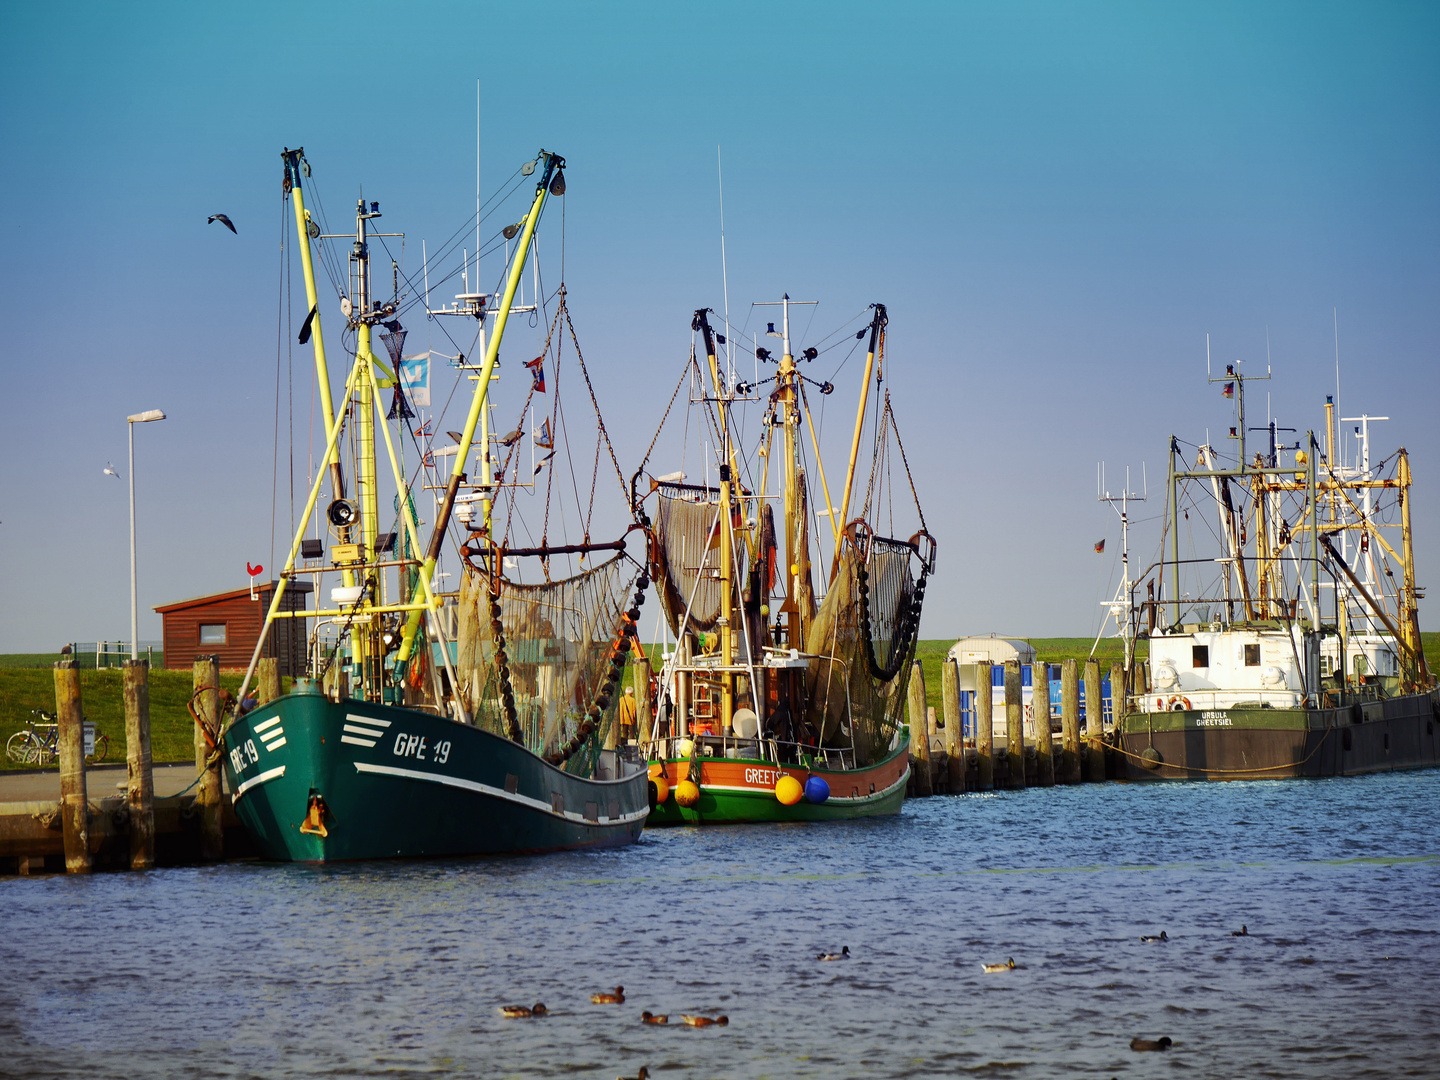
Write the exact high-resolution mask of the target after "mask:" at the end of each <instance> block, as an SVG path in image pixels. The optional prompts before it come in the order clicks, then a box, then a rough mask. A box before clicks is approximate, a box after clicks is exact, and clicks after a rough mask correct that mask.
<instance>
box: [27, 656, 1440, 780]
mask: <svg viewBox="0 0 1440 1080" xmlns="http://www.w3.org/2000/svg"><path fill="white" fill-rule="evenodd" d="M1027 640H1028V641H1029V642H1030V644H1031V645H1033V646H1034V647H1035V651H1036V653H1037V654H1038V656H1039V657H1040V659H1041V660H1043V661H1045V662H1047V663H1051V664H1056V663H1059V662H1060V661H1062V660H1067V659H1072V658H1073V659H1076V660H1084V659H1086V658H1087V657H1089V655H1090V646H1091V643H1092V641H1093V639H1091V638H1029V639H1027ZM1421 640H1422V642H1423V644H1424V647H1425V659H1426V661H1427V662H1428V663H1429V665H1430V670H1431V671H1432V672H1437V673H1440V633H1426V634H1422V635H1421ZM952 644H954V642H952V641H950V640H948V639H947V640H942V641H933V640H932V641H921V642H920V643H919V645H918V646H917V648H916V656H917V657H918V658H919V660H920V664H921V667H922V669H923V670H924V672H925V698H926V701H927V702H928V703H929V704H931V705H934V706H935V707H936V708H937V709H938V708H939V707H940V664H941V662H942V661H943V660H944V659H945V654H946V652H948V651H949V649H950V646H951V645H952ZM1145 645H1146V643H1145V642H1143V641H1142V642H1140V643H1139V650H1138V655H1139V656H1140V658H1141V659H1144V658H1145V655H1146V648H1145ZM648 651H649V652H650V654H651V657H652V662H654V663H655V664H656V665H657V666H658V664H659V659H660V656H659V649H658V647H654V646H651V647H650V649H649V650H648ZM1095 656H1096V658H1097V659H1098V660H1099V661H1100V665H1101V667H1103V668H1106V669H1108V668H1109V666H1110V664H1111V663H1113V662H1114V661H1116V660H1120V659H1122V658H1123V654H1122V652H1121V645H1120V642H1119V641H1118V640H1116V639H1115V638H1102V639H1101V640H1100V644H1099V646H1098V648H1096V650H1095ZM58 659H60V657H59V656H58V655H49V656H40V655H36V656H34V657H29V656H18V655H11V656H3V655H0V744H3V743H4V741H5V740H7V739H9V738H10V736H11V735H13V734H14V733H15V732H17V731H19V730H20V729H21V728H22V727H24V726H26V725H27V724H29V722H30V720H31V716H30V710H31V709H44V710H45V711H46V712H54V711H55V679H54V675H53V674H52V672H51V670H50V666H49V665H50V664H53V662H54V661H55V660H58ZM38 664H45V665H46V666H43V667H41V666H36V665H38ZM626 676H627V681H628V677H629V672H627V673H626ZM289 682H290V680H289V679H286V680H285V683H286V685H287V687H288V684H289ZM220 685H221V686H223V687H225V688H226V689H228V690H230V691H231V692H232V693H233V692H235V691H237V690H239V688H240V673H239V672H222V673H221V675H220ZM191 689H192V677H191V673H190V672H189V671H163V670H155V671H151V672H150V746H151V752H152V754H153V755H154V759H155V760H156V761H193V760H194V758H195V746H194V736H193V731H194V725H193V724H192V722H191V720H190V714H189V713H188V712H186V710H185V703H186V702H187V701H189V700H190V693H191ZM80 694H81V697H82V699H83V701H84V703H85V717H86V719H88V720H92V721H94V723H95V726H96V730H97V731H100V732H103V733H104V734H106V735H108V736H110V753H109V756H108V757H107V759H106V760H108V761H123V760H125V698H124V693H123V689H122V683H121V674H120V671H119V670H118V669H109V670H102V671H81V672H80ZM20 767H21V766H18V765H15V764H14V763H13V762H11V761H10V760H9V759H6V758H0V768H5V769H14V768H20Z"/></svg>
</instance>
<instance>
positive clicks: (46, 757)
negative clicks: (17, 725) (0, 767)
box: [5, 709, 60, 765]
mask: <svg viewBox="0 0 1440 1080" xmlns="http://www.w3.org/2000/svg"><path fill="white" fill-rule="evenodd" d="M30 715H31V716H38V717H40V720H39V721H38V722H37V721H34V720H32V721H30V726H29V727H28V728H22V729H21V730H19V731H17V732H16V733H15V734H14V735H11V736H10V738H9V740H8V741H7V742H6V743H5V756H6V757H8V758H9V759H10V760H11V761H13V762H15V763H16V764H18V765H49V764H50V763H51V762H52V761H54V760H55V759H56V758H57V757H58V756H59V753H60V749H59V746H60V725H59V723H57V722H56V719H55V714H54V713H47V712H46V711H45V710H44V709H31V710H30Z"/></svg>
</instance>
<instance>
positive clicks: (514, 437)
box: [500, 428, 525, 446]
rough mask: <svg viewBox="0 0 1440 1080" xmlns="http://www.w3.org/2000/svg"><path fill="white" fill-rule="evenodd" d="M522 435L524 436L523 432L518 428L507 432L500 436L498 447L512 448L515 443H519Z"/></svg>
mask: <svg viewBox="0 0 1440 1080" xmlns="http://www.w3.org/2000/svg"><path fill="white" fill-rule="evenodd" d="M523 434H525V433H524V432H523V431H521V430H520V429H519V428H516V429H515V430H514V431H511V432H508V433H507V434H504V435H501V436H500V445H501V446H514V445H515V444H516V443H517V442H519V441H520V436H521V435H523Z"/></svg>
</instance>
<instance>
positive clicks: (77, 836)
mask: <svg viewBox="0 0 1440 1080" xmlns="http://www.w3.org/2000/svg"><path fill="white" fill-rule="evenodd" d="M256 675H257V683H256V696H257V698H258V699H259V701H260V702H261V704H263V703H265V702H267V701H271V700H273V699H274V698H277V697H279V696H280V673H279V667H278V663H277V661H276V660H275V659H274V658H266V659H262V660H261V661H260V663H259V666H258V667H257V669H256ZM123 681H124V694H125V761H126V772H127V783H126V787H125V801H124V804H123V806H121V807H118V808H117V809H115V810H112V811H110V813H111V820H110V823H109V824H110V826H111V827H110V828H109V829H107V830H106V831H107V832H110V833H113V832H116V831H120V832H128V834H129V859H128V863H127V865H128V866H129V868H130V869H132V870H149V869H151V868H152V867H154V866H155V836H156V833H155V784H154V777H153V772H152V763H151V756H150V664H149V661H148V660H126V661H125V663H124V665H123ZM192 685H193V687H194V691H193V692H194V698H193V702H194V706H195V711H196V712H197V713H199V715H200V717H201V718H202V720H203V722H204V724H205V727H206V728H207V729H208V732H209V736H208V737H207V733H206V731H204V730H202V729H201V726H200V724H195V725H194V728H195V771H196V781H195V783H194V784H193V785H192V787H191V789H189V790H193V793H194V794H193V797H191V798H189V799H188V800H187V801H185V802H184V804H183V806H182V807H181V817H182V818H184V819H186V820H193V821H194V822H195V823H196V824H197V826H198V831H199V851H198V854H199V857H200V859H201V860H203V861H216V860H219V859H223V858H224V857H225V825H224V815H223V810H224V803H223V792H222V783H221V771H220V770H221V763H220V751H219V750H218V749H217V748H216V747H215V746H212V740H214V741H217V742H218V740H216V738H215V736H216V733H218V732H219V730H220V726H221V724H222V722H223V717H222V716H221V715H220V693H221V691H220V667H219V657H216V656H206V657H200V658H198V659H197V660H196V661H195V667H194V675H193V683H192ZM55 713H56V722H57V724H58V726H59V734H58V740H57V750H58V756H59V760H60V802H59V814H60V827H61V832H62V836H63V842H64V851H65V869H66V871H67V872H68V873H72V874H86V873H89V872H90V871H91V869H92V868H93V867H94V863H95V856H96V853H97V849H98V847H99V837H98V835H97V836H95V837H92V835H91V833H92V829H91V826H92V824H93V823H94V821H95V818H96V815H97V813H99V812H100V810H99V807H98V805H97V804H96V803H92V802H91V801H90V797H89V792H88V790H87V784H86V775H85V744H84V740H85V734H84V703H83V702H82V700H81V695H80V672H79V670H78V669H77V668H76V666H75V661H74V660H61V661H60V662H59V663H57V664H56V665H55ZM182 794H188V792H187V793H182ZM20 870H21V873H27V872H28V870H29V862H28V860H27V859H25V858H21V860H20Z"/></svg>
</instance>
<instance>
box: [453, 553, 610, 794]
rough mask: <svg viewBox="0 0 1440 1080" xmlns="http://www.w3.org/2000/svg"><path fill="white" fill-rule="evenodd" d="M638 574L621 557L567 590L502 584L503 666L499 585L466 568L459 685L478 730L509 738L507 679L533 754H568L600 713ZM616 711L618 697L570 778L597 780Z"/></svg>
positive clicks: (570, 765)
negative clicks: (494, 599) (495, 607)
mask: <svg viewBox="0 0 1440 1080" xmlns="http://www.w3.org/2000/svg"><path fill="white" fill-rule="evenodd" d="M638 574H639V568H638V567H637V566H636V565H635V564H634V563H633V562H632V561H630V560H629V559H626V558H625V557H624V556H623V555H618V554H617V555H615V556H614V557H613V558H611V559H609V560H608V561H606V562H603V563H601V564H600V565H598V566H594V567H592V568H590V569H588V570H584V571H581V572H580V573H578V574H576V575H574V576H573V577H568V578H564V579H562V580H559V581H551V582H546V583H544V584H537V585H526V584H520V583H518V582H513V581H510V580H508V579H505V578H501V579H500V582H499V604H500V625H501V633H502V634H503V638H504V663H503V664H501V663H500V662H498V660H499V657H497V649H496V637H495V628H494V625H493V623H492V620H491V618H490V615H491V607H490V604H491V598H490V578H489V577H488V576H486V575H485V574H483V573H480V572H478V571H475V570H473V569H469V568H467V570H466V573H465V580H464V581H463V582H462V583H461V586H460V600H459V609H460V610H459V619H458V623H457V627H456V651H457V665H456V678H458V679H459V680H460V684H461V687H460V689H461V693H462V694H463V695H464V698H465V700H466V701H467V703H468V705H469V708H470V712H471V715H472V717H473V719H474V722H475V724H476V726H477V727H482V728H484V729H485V730H487V731H491V732H494V733H495V734H497V735H501V736H504V737H507V738H508V737H510V734H511V729H510V721H509V717H508V716H507V710H506V708H505V692H504V682H505V678H504V677H505V676H508V681H509V685H510V689H511V691H512V693H513V696H514V701H515V719H516V722H517V723H518V725H519V728H520V732H521V736H522V740H523V742H524V744H525V747H526V749H528V750H530V751H532V752H533V753H536V754H540V755H542V756H549V755H553V754H555V753H557V752H560V751H561V748H562V747H563V746H564V745H565V744H566V743H567V742H568V741H569V740H570V739H572V738H573V737H574V736H575V734H576V733H577V732H578V731H579V729H580V726H581V724H582V723H584V721H585V718H586V713H587V711H589V710H591V709H592V708H594V707H595V706H596V705H597V704H598V701H597V697H598V696H600V695H601V691H602V688H603V685H604V682H605V679H606V672H607V667H608V665H609V664H610V661H611V651H612V647H613V645H614V642H615V640H616V637H617V634H618V633H619V630H620V628H621V626H622V625H623V623H622V615H623V612H624V611H625V608H626V606H627V600H628V598H629V595H630V590H631V587H632V586H633V585H634V583H635V578H636V577H637V575H638ZM617 702H618V695H613V696H612V697H611V699H610V700H607V701H606V702H605V704H604V706H603V707H602V708H601V714H602V715H601V718H600V719H599V721H598V722H596V723H595V733H594V737H593V738H591V739H589V740H588V748H587V750H585V751H582V752H581V753H577V754H575V755H574V756H573V757H571V758H570V759H569V760H568V761H566V763H565V768H566V769H567V770H569V771H571V772H576V773H581V774H588V773H589V772H591V771H593V768H594V764H595V755H596V754H597V753H598V749H599V747H600V746H601V745H603V743H604V740H605V737H606V734H607V733H608V730H609V727H610V725H611V724H612V723H613V722H614V716H615V708H616V705H617Z"/></svg>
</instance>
